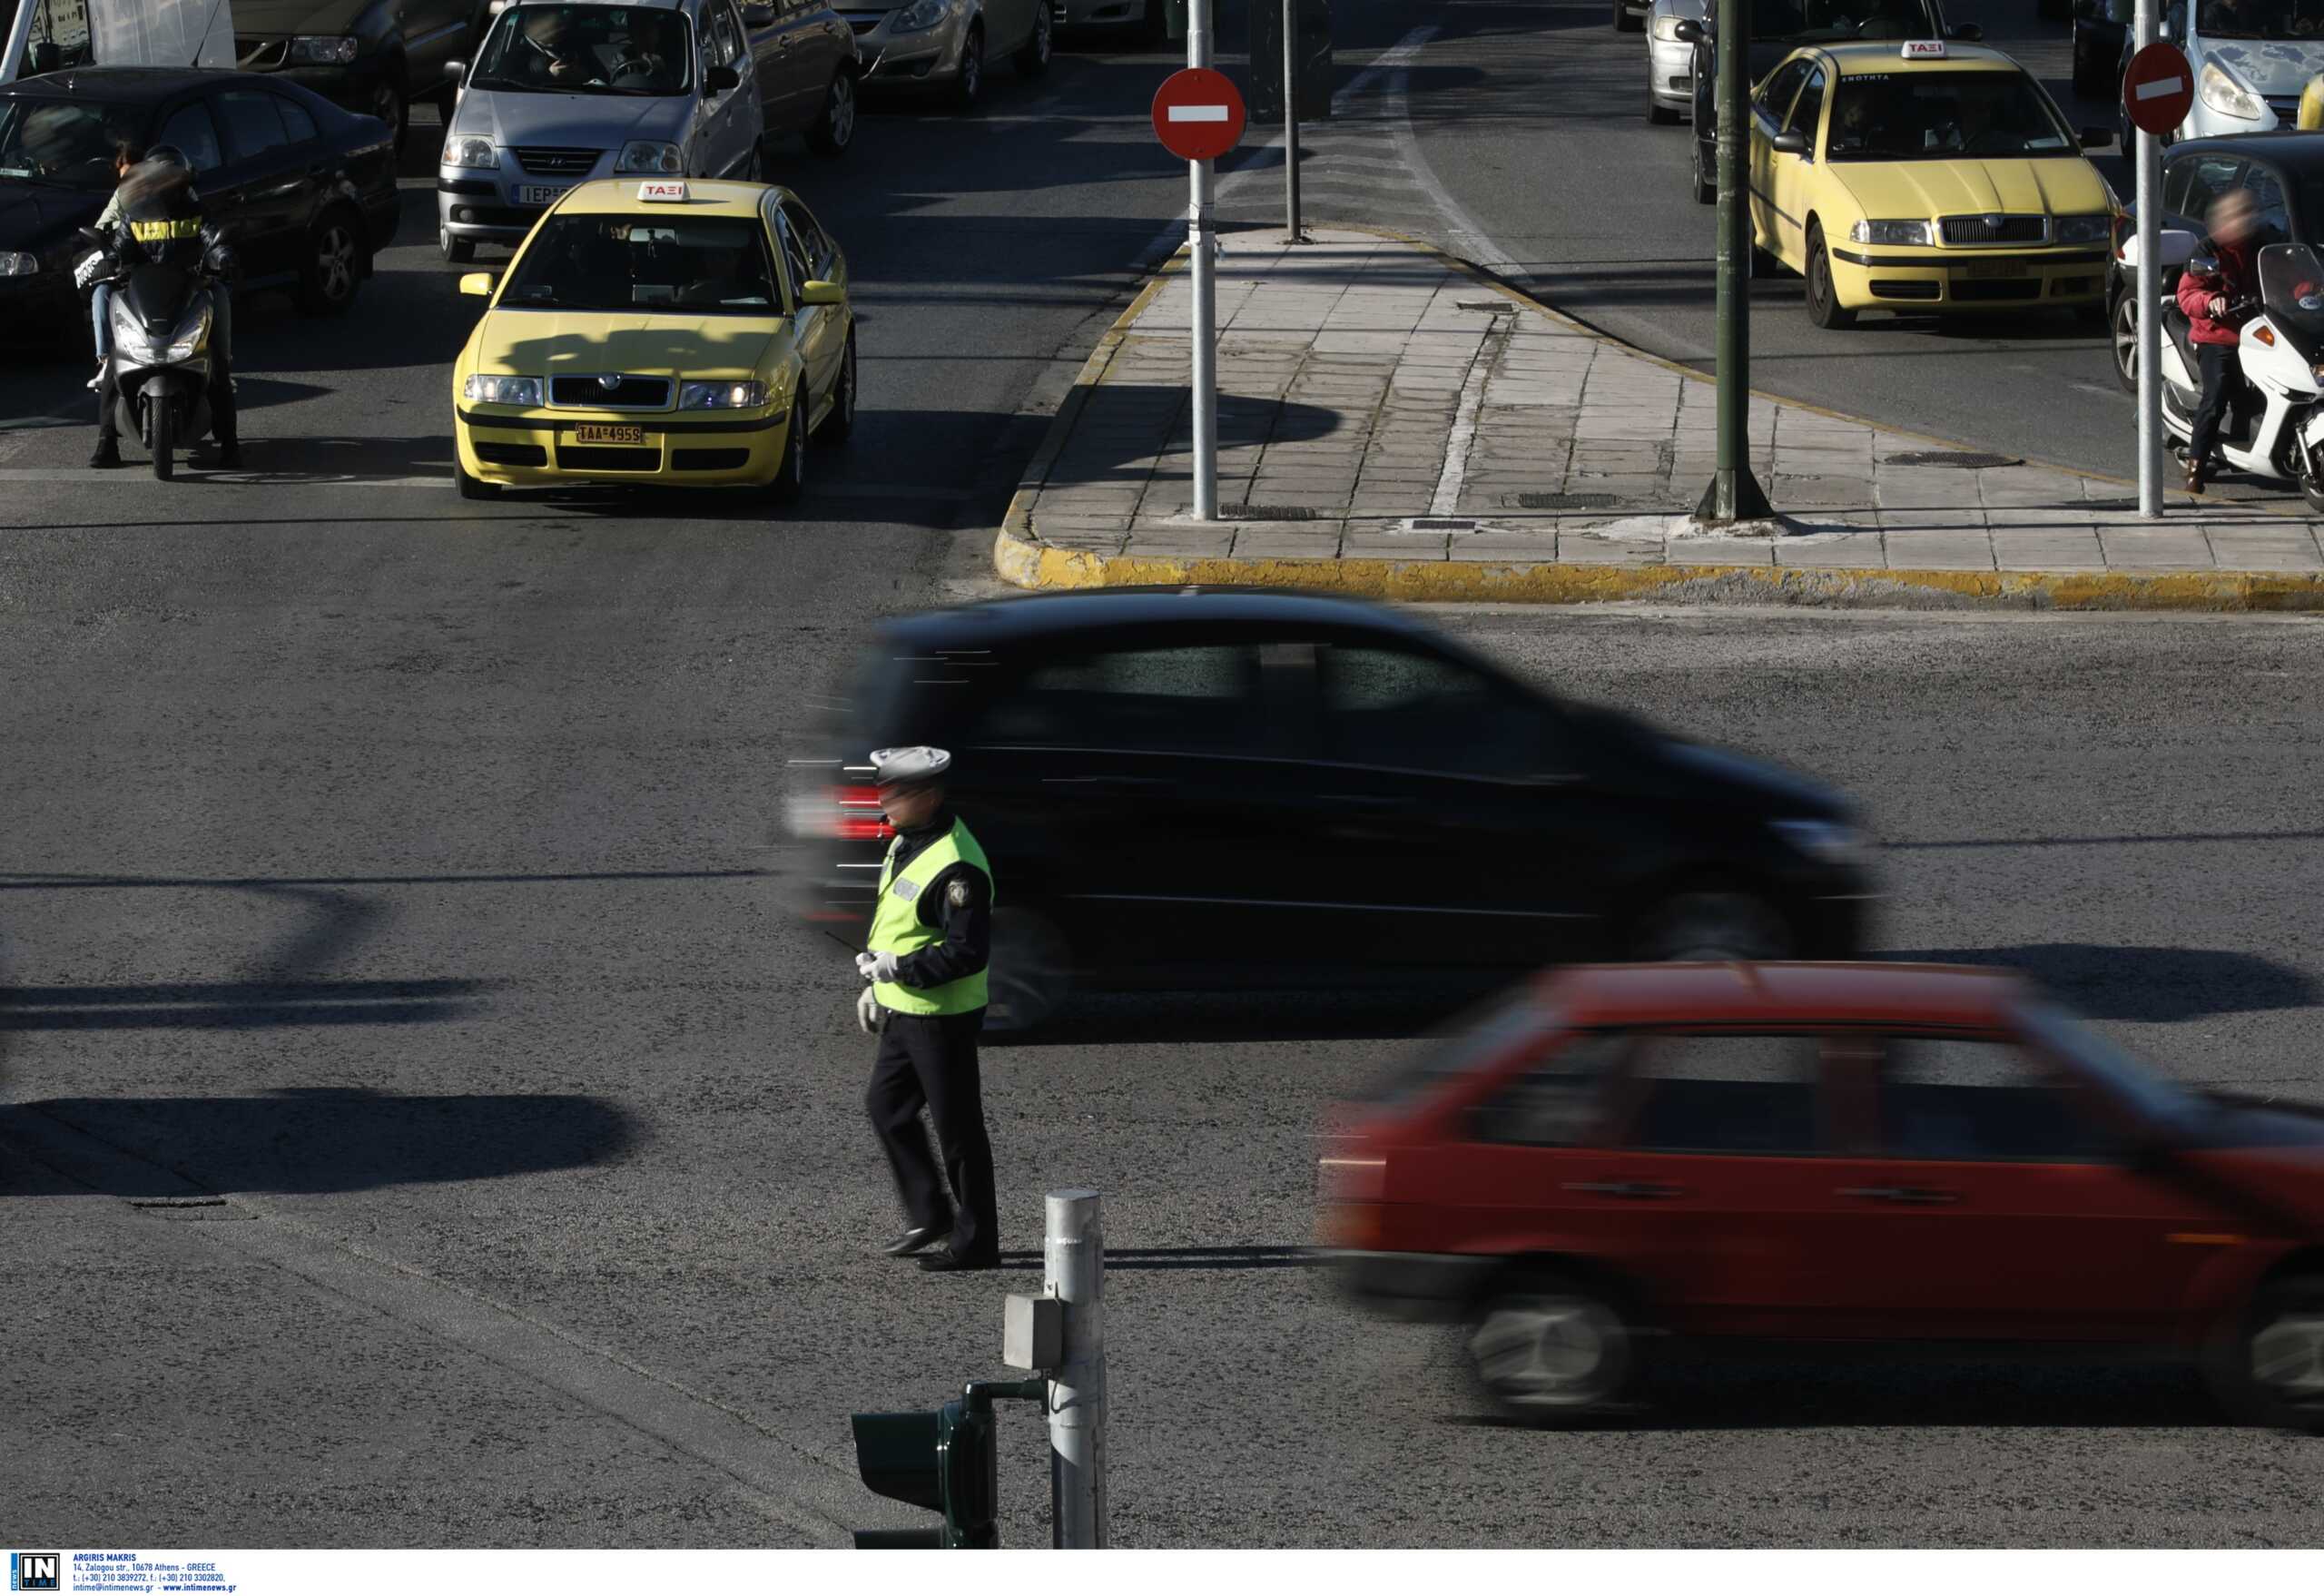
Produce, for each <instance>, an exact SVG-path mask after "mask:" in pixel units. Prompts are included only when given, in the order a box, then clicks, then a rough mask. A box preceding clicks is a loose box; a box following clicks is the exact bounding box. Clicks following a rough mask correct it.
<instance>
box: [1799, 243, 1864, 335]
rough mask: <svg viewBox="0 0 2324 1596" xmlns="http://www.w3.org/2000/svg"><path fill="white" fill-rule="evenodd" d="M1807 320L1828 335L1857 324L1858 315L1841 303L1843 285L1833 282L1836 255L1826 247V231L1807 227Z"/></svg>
mask: <svg viewBox="0 0 2324 1596" xmlns="http://www.w3.org/2000/svg"><path fill="white" fill-rule="evenodd" d="M1807 319H1808V320H1810V321H1813V322H1814V323H1815V324H1816V325H1817V326H1818V327H1821V328H1823V329H1824V330H1826V331H1827V332H1837V331H1839V330H1842V329H1845V328H1849V327H1854V326H1855V325H1856V312H1855V311H1854V310H1849V309H1848V308H1847V307H1846V306H1845V305H1843V304H1841V303H1840V289H1839V285H1838V284H1837V283H1836V282H1834V281H1832V254H1831V251H1829V250H1827V249H1826V248H1825V247H1824V230H1823V228H1822V227H1820V226H1818V225H1817V223H1815V222H1809V223H1808V224H1807Z"/></svg>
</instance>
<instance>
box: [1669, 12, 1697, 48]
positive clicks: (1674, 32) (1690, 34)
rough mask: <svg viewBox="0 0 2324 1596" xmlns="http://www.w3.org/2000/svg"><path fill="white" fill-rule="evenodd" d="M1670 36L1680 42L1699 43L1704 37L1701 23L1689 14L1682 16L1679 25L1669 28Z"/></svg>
mask: <svg viewBox="0 0 2324 1596" xmlns="http://www.w3.org/2000/svg"><path fill="white" fill-rule="evenodd" d="M1670 36H1671V37H1672V38H1674V39H1676V40H1678V41H1679V43H1680V44H1701V43H1702V42H1703V38H1704V34H1703V25H1702V24H1700V23H1699V22H1697V21H1696V20H1695V19H1694V18H1693V17H1691V16H1682V17H1680V18H1679V25H1678V26H1677V27H1674V28H1672V29H1671V30H1670Z"/></svg>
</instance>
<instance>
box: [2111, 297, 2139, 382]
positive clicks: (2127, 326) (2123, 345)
mask: <svg viewBox="0 0 2324 1596" xmlns="http://www.w3.org/2000/svg"><path fill="white" fill-rule="evenodd" d="M2107 322H2108V325H2109V326H2110V327H2112V330H2113V332H2112V336H2113V340H2114V386H2115V387H2117V388H2119V389H2122V391H2123V392H2124V393H2136V392H2138V390H2139V313H2138V305H2137V304H2136V302H2135V301H2133V300H2132V298H2131V293H2130V291H2128V290H2125V291H2123V292H2122V293H2121V294H2118V295H2117V296H2115V300H2114V310H2113V313H2112V315H2111V316H2109V317H2108V318H2107Z"/></svg>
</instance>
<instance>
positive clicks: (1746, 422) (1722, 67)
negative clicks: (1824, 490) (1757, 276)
mask: <svg viewBox="0 0 2324 1596" xmlns="http://www.w3.org/2000/svg"><path fill="white" fill-rule="evenodd" d="M1750 46H1751V0H1718V468H1717V470H1716V471H1715V472H1714V474H1713V475H1712V477H1711V480H1710V487H1709V488H1708V489H1706V490H1705V491H1704V493H1703V497H1702V502H1701V503H1700V504H1699V505H1698V506H1696V507H1695V518H1696V519H1697V520H1699V521H1724V522H1734V521H1756V520H1761V519H1764V518H1765V517H1768V516H1770V515H1772V514H1774V511H1773V510H1771V509H1770V508H1769V507H1768V496H1767V495H1766V493H1764V492H1763V491H1761V490H1760V488H1759V479H1758V478H1757V477H1755V476H1753V475H1752V474H1751V191H1750V187H1749V184H1750V180H1751V174H1750V165H1749V163H1748V159H1747V157H1748V154H1749V145H1750V132H1749V129H1748V126H1747V118H1748V110H1747V102H1748V100H1749V98H1750V94H1751V85H1750V81H1749V74H1748V72H1747V71H1746V70H1745V69H1746V67H1747V65H1748V61H1749V56H1750Z"/></svg>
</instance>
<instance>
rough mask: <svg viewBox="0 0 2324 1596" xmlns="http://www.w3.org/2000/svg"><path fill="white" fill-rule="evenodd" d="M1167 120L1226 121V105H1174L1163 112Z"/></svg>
mask: <svg viewBox="0 0 2324 1596" xmlns="http://www.w3.org/2000/svg"><path fill="white" fill-rule="evenodd" d="M1163 119H1164V120H1165V121H1167V122H1225V121H1226V106H1224V105H1173V106H1171V107H1170V108H1169V110H1168V111H1167V112H1165V113H1163Z"/></svg>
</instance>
